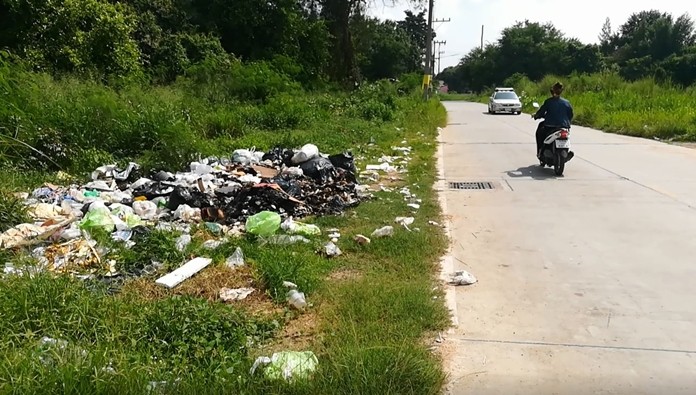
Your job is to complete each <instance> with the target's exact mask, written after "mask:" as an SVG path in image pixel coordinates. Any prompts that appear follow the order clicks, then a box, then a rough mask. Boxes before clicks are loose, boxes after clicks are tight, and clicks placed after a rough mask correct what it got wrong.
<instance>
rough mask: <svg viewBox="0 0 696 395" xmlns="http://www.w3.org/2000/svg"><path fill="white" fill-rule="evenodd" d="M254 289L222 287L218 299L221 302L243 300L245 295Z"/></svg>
mask: <svg viewBox="0 0 696 395" xmlns="http://www.w3.org/2000/svg"><path fill="white" fill-rule="evenodd" d="M254 291H256V290H255V289H254V288H235V289H231V288H222V289H220V299H221V300H222V301H223V302H231V301H234V300H244V299H246V297H247V296H249V295H251V293H252V292H254Z"/></svg>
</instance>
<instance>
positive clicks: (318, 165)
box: [300, 156, 336, 184]
mask: <svg viewBox="0 0 696 395" xmlns="http://www.w3.org/2000/svg"><path fill="white" fill-rule="evenodd" d="M300 168H301V169H302V172H303V173H304V175H306V176H307V177H312V178H313V179H315V180H316V181H319V182H321V183H324V184H325V183H327V182H329V181H330V180H331V178H333V177H334V175H335V174H336V169H335V168H334V166H333V165H332V164H331V161H330V160H328V159H326V158H323V157H321V156H320V157H318V158H313V159H310V160H308V161H306V162H303V163H302V164H300Z"/></svg>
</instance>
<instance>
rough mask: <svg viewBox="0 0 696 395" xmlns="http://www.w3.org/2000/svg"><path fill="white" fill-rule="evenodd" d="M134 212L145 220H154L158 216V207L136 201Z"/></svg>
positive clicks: (147, 202) (150, 203)
mask: <svg viewBox="0 0 696 395" xmlns="http://www.w3.org/2000/svg"><path fill="white" fill-rule="evenodd" d="M133 211H134V212H135V214H137V215H138V216H139V217H140V218H142V219H144V220H148V219H153V218H155V216H156V215H157V205H156V204H154V203H152V202H150V201H147V200H146V201H135V202H133Z"/></svg>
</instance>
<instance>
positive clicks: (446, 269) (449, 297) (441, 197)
mask: <svg viewBox="0 0 696 395" xmlns="http://www.w3.org/2000/svg"><path fill="white" fill-rule="evenodd" d="M444 131H445V129H444V128H438V133H437V173H438V174H437V181H436V182H435V190H436V191H437V195H438V201H439V203H440V208H441V209H442V214H443V215H442V226H443V228H444V232H445V237H446V238H447V251H446V252H445V255H443V256H442V258H440V280H442V282H443V284H444V287H445V305H446V307H447V308H448V309H449V310H450V314H451V325H452V326H451V327H450V328H448V329H449V331H450V332H451V331H452V330H453V329H454V328H456V327H458V326H459V318H458V316H457V299H456V293H455V288H454V286H453V285H451V284H449V275H450V274H452V273H453V272H454V259H453V257H452V231H451V223H450V221H449V220H448V219H447V198H446V196H445V191H447V181H446V179H445V155H444V141H443V137H442V133H443V132H444Z"/></svg>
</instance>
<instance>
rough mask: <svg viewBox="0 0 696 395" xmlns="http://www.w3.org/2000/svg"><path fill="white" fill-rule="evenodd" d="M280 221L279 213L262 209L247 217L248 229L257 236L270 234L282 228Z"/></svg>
mask: <svg viewBox="0 0 696 395" xmlns="http://www.w3.org/2000/svg"><path fill="white" fill-rule="evenodd" d="M280 222H281V218H280V215H279V214H278V213H275V212H272V211H262V212H260V213H258V214H255V215H252V216H251V217H249V218H247V221H246V231H247V232H248V233H251V234H254V235H257V236H270V235H272V234H274V233H275V232H276V231H277V230H278V229H280Z"/></svg>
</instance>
